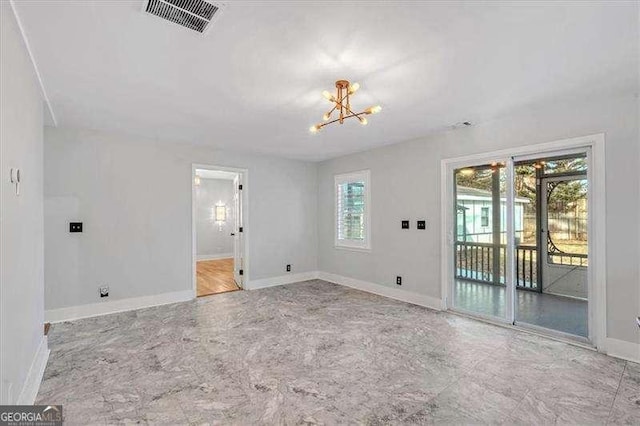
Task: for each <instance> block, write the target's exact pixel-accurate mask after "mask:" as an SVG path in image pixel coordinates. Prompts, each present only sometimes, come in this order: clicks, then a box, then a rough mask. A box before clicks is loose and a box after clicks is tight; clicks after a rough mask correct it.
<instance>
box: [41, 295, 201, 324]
mask: <svg viewBox="0 0 640 426" xmlns="http://www.w3.org/2000/svg"><path fill="white" fill-rule="evenodd" d="M193 298H194V295H193V290H185V291H174V292H171V293H161V294H156V295H153V296H142V297H132V298H129V299H119V300H112V301H108V302H106V301H105V302H101V303H89V304H86V305H78V306H70V307H67V308H59V309H50V310H46V311H44V318H45V321H46V322H50V323H56V322H63V321H71V320H76V319H80V318H90V317H97V316H100V315H108V314H115V313H117V312H125V311H133V310H135V309H141V308H150V307H152V306H159V305H167V304H169V303H177V302H185V301H187V300H191V299H193Z"/></svg>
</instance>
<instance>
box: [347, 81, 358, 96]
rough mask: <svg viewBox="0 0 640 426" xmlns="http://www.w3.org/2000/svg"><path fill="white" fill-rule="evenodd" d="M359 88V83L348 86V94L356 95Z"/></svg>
mask: <svg viewBox="0 0 640 426" xmlns="http://www.w3.org/2000/svg"><path fill="white" fill-rule="evenodd" d="M359 88H360V83H353V84H351V85H350V86H349V94H352V93H356V92H357V91H358V89H359Z"/></svg>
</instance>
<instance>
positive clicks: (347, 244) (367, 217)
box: [333, 169, 371, 252]
mask: <svg viewBox="0 0 640 426" xmlns="http://www.w3.org/2000/svg"><path fill="white" fill-rule="evenodd" d="M360 181H363V182H364V240H363V241H358V240H347V239H342V240H340V239H339V238H338V185H341V184H344V183H350V182H360ZM333 203H334V213H333V226H334V227H333V245H334V247H335V248H337V249H346V250H355V251H366V252H369V251H371V170H369V169H365V170H359V171H356V172H349V173H341V174H337V175H334V176H333Z"/></svg>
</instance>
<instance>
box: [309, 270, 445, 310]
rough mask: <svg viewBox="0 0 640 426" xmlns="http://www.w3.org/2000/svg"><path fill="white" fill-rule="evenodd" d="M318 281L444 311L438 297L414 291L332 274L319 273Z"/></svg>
mask: <svg viewBox="0 0 640 426" xmlns="http://www.w3.org/2000/svg"><path fill="white" fill-rule="evenodd" d="M318 279H321V280H324V281H328V282H331V283H334V284H339V285H343V286H345V287H351V288H355V289H357V290H362V291H365V292H367V293H373V294H377V295H378V296H383V297H388V298H390V299H395V300H400V301H402V302H407V303H411V304H413V305H418V306H424V307H425V308H430V309H434V310H437V311H440V310H442V305H441V302H440V299H438V298H436V297H431V296H427V295H424V294H418V293H414V292H412V291H407V290H401V289H399V288H393V287H387V286H383V285H380V284H375V283H371V282H368V281H362V280H358V279H355V278H350V277H345V276H342V275H336V274H331V273H329V272H319V273H318Z"/></svg>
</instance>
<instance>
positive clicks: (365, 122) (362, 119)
mask: <svg viewBox="0 0 640 426" xmlns="http://www.w3.org/2000/svg"><path fill="white" fill-rule="evenodd" d="M358 118H360V124H362V125H363V126H366V125H367V123H368V121H367V119H366V118H364V117H358Z"/></svg>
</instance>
